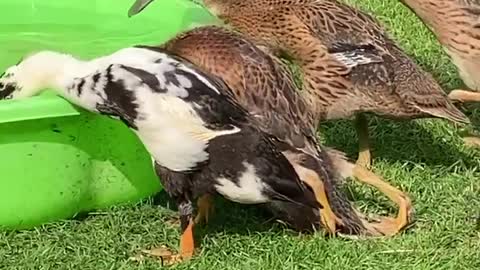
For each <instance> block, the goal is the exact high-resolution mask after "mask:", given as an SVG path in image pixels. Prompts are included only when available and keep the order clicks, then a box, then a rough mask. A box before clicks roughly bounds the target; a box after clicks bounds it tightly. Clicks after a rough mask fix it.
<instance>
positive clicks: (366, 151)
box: [355, 114, 372, 169]
mask: <svg viewBox="0 0 480 270" xmlns="http://www.w3.org/2000/svg"><path fill="white" fill-rule="evenodd" d="M355 129H356V131H357V136H358V147H359V150H358V159H357V162H356V165H357V166H362V167H364V168H367V169H370V167H371V166H372V156H371V154H370V139H369V135H368V121H367V118H366V117H365V116H364V115H362V114H358V115H357V116H355Z"/></svg>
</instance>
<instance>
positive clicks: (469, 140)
mask: <svg viewBox="0 0 480 270" xmlns="http://www.w3.org/2000/svg"><path fill="white" fill-rule="evenodd" d="M462 139H463V142H464V143H465V145H467V146H470V147H478V148H480V137H473V136H468V137H463V138H462Z"/></svg>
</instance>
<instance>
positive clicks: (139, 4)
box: [128, 0, 153, 18]
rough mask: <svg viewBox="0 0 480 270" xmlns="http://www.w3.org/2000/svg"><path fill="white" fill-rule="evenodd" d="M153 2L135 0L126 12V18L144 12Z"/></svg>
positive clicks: (149, 0) (150, 0) (151, 0)
mask: <svg viewBox="0 0 480 270" xmlns="http://www.w3.org/2000/svg"><path fill="white" fill-rule="evenodd" d="M151 2H153V0H136V1H135V3H133V5H132V6H131V7H130V9H129V10H128V17H129V18H130V17H132V16H134V15H137V14H138V13H140V12H141V11H142V10H144V9H145V8H146V7H147V6H148V5H149V4H150V3H151Z"/></svg>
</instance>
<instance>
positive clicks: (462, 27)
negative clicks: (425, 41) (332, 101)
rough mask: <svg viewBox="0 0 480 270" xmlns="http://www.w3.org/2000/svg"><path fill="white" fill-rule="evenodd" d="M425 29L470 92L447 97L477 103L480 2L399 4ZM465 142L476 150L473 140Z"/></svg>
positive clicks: (476, 140) (459, 91) (408, 0)
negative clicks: (435, 38) (410, 11)
mask: <svg viewBox="0 0 480 270" xmlns="http://www.w3.org/2000/svg"><path fill="white" fill-rule="evenodd" d="M402 2H403V3H404V4H405V5H406V6H408V7H409V8H410V9H411V10H412V11H413V12H415V14H416V15H417V16H418V17H419V18H420V19H421V20H422V21H423V22H424V23H425V24H426V25H427V26H428V27H429V29H430V30H431V31H432V33H433V34H434V35H435V36H436V37H437V39H438V41H439V42H440V43H441V44H442V46H443V48H444V49H445V52H446V53H447V54H448V55H449V56H450V58H451V59H452V62H453V63H454V64H455V66H456V67H457V69H458V72H459V75H460V77H461V78H462V80H463V82H464V83H465V85H466V86H467V87H468V88H469V89H470V90H473V91H475V92H473V91H468V90H463V89H456V90H453V91H451V92H450V94H449V95H448V96H449V97H450V98H451V99H452V100H456V101H460V102H480V93H479V92H478V91H480V76H479V74H480V20H479V18H480V1H478V0H402ZM464 139H465V141H466V142H468V143H471V144H475V145H477V146H480V139H479V138H477V137H466V138H464Z"/></svg>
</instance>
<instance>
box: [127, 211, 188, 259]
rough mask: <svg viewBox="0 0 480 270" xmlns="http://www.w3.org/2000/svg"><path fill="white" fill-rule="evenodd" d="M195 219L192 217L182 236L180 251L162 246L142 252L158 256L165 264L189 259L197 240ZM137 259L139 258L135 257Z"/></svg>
mask: <svg viewBox="0 0 480 270" xmlns="http://www.w3.org/2000/svg"><path fill="white" fill-rule="evenodd" d="M193 226H194V223H193V220H192V219H190V222H189V224H188V226H187V228H186V229H185V231H184V232H183V234H182V236H181V237H180V252H179V253H178V254H175V253H174V252H173V251H172V250H171V249H169V248H167V247H166V246H161V247H159V248H153V249H150V250H142V253H144V254H146V255H149V256H152V257H157V258H159V259H160V260H161V261H162V264H164V265H172V264H176V263H179V262H182V261H186V260H189V259H190V258H191V257H192V256H193V254H194V251H195V241H194V238H193ZM135 260H138V259H136V258H135Z"/></svg>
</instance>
